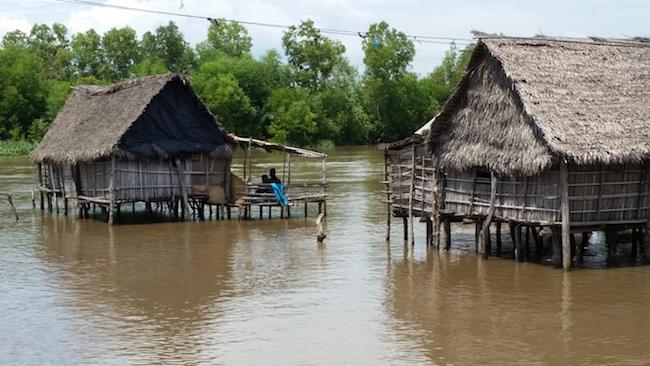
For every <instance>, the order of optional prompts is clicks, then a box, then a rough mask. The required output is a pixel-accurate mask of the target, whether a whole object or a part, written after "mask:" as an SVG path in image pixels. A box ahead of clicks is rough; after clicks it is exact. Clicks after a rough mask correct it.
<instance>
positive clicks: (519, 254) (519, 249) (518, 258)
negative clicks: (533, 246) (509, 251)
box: [514, 224, 524, 262]
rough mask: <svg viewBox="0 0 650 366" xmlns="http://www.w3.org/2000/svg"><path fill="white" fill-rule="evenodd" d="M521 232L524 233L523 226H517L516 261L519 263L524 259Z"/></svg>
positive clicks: (515, 241) (515, 237) (515, 233)
mask: <svg viewBox="0 0 650 366" xmlns="http://www.w3.org/2000/svg"><path fill="white" fill-rule="evenodd" d="M521 232H522V230H521V225H519V224H517V225H516V226H515V232H514V239H515V240H514V247H515V260H516V261H517V262H520V261H522V260H523V259H524V258H523V255H522V249H523V245H522V242H521Z"/></svg>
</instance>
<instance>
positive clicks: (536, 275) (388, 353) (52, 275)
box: [0, 148, 650, 365]
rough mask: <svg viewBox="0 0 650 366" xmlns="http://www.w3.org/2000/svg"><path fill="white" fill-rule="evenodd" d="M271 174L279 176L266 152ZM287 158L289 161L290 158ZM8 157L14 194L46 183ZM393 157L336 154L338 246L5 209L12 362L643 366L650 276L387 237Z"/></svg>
mask: <svg viewBox="0 0 650 366" xmlns="http://www.w3.org/2000/svg"><path fill="white" fill-rule="evenodd" d="M258 161H259V164H260V165H259V166H257V167H256V169H259V170H260V171H261V170H263V169H266V168H267V167H268V166H272V165H274V164H278V160H273V158H271V157H269V156H266V157H265V159H259V160H258ZM279 161H280V162H281V159H280V160H279ZM32 172H33V170H32V168H31V167H30V166H29V164H28V163H27V162H26V161H25V160H24V159H2V160H0V185H1V186H2V190H9V191H12V192H26V191H28V190H30V189H31V188H32V186H33V184H34V179H33V175H32ZM380 174H381V155H380V154H378V153H377V152H375V151H374V150H373V149H372V148H342V149H337V150H335V151H333V152H331V154H330V157H329V159H328V180H329V182H330V198H329V201H328V214H329V217H328V218H327V220H328V221H327V234H328V238H327V239H326V241H325V243H324V244H321V245H319V244H317V243H316V240H315V234H316V230H315V225H314V221H313V220H314V219H315V217H314V216H315V215H314V212H312V215H311V217H309V218H307V219H304V218H302V217H298V218H292V219H291V220H271V221H269V220H264V221H259V220H253V221H237V220H232V221H209V222H186V223H174V222H169V223H161V224H155V225H143V224H129V225H117V226H114V227H109V226H107V225H106V224H104V223H102V222H99V221H94V220H83V221H77V220H74V219H73V218H64V217H62V216H59V217H57V216H53V215H50V214H47V213H41V212H40V210H36V211H32V210H31V202H30V201H29V195H28V194H26V193H25V194H22V195H21V194H18V195H17V198H18V205H19V214H20V216H21V220H20V221H19V222H18V223H14V222H13V221H12V220H10V219H7V218H10V212H9V211H8V208H6V207H3V206H2V205H0V294H2V296H0V307H1V308H2V309H3V311H2V312H0V324H2V327H0V364H3V365H4V364H229V365H230V364H261V363H263V364H278V365H287V364H319V365H323V364H353V365H363V364H369V365H377V364H391V365H392V364H405V365H411V364H431V363H434V364H447V363H449V364H476V363H485V362H489V363H506V364H580V363H582V364H594V363H596V364H601V363H624V364H625V363H627V364H639V363H643V362H645V361H646V360H647V359H648V358H649V357H650V351H648V349H650V348H649V346H650V344H649V342H650V341H648V340H647V337H646V335H647V334H648V329H650V328H649V326H650V324H649V321H650V318H649V316H648V315H647V312H646V311H645V308H646V306H647V304H648V303H650V290H649V288H648V285H647V283H648V280H650V267H631V268H617V269H610V270H581V271H575V272H571V273H563V272H561V271H557V270H553V269H551V268H548V267H544V266H540V265H536V264H527V263H515V262H514V261H511V260H502V259H498V258H490V260H488V261H482V260H479V259H478V258H477V257H475V256H474V255H473V254H471V251H472V250H473V242H472V240H473V235H474V233H473V229H472V228H470V227H469V226H468V227H458V228H454V236H453V240H454V247H455V248H463V249H462V250H455V251H451V252H449V253H445V252H442V253H438V252H437V251H429V250H427V248H426V247H425V246H424V229H423V227H417V228H416V245H415V247H411V246H410V245H408V246H407V247H404V245H403V241H402V240H401V238H400V237H399V236H400V235H401V232H400V230H394V234H395V235H394V236H393V241H391V242H390V243H386V242H385V241H384V230H385V227H384V225H385V221H384V218H385V216H384V208H385V206H384V204H383V203H382V199H383V195H382V194H381V193H380V191H381V189H380V186H379V184H378V181H379V176H380Z"/></svg>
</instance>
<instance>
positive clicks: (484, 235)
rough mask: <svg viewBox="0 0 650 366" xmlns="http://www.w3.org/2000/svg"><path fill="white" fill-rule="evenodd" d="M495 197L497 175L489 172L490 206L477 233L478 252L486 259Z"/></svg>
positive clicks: (494, 208)
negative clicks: (478, 233)
mask: <svg viewBox="0 0 650 366" xmlns="http://www.w3.org/2000/svg"><path fill="white" fill-rule="evenodd" d="M496 198H497V176H496V174H494V172H490V206H489V208H488V214H487V217H486V218H485V221H484V222H483V225H482V226H481V232H480V235H479V248H478V252H479V254H480V255H482V256H483V258H485V259H487V257H488V252H489V250H488V249H487V242H488V241H489V239H490V224H491V223H492V217H493V216H494V211H495V210H496V205H495V203H496Z"/></svg>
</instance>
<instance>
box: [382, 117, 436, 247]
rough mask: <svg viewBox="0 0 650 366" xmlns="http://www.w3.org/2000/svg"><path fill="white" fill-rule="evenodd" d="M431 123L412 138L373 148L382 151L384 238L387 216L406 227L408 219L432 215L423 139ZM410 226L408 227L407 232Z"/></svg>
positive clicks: (429, 163)
mask: <svg viewBox="0 0 650 366" xmlns="http://www.w3.org/2000/svg"><path fill="white" fill-rule="evenodd" d="M434 120H435V118H432V119H431V120H430V121H429V122H427V123H426V124H424V125H423V126H422V127H420V128H419V129H418V130H417V131H415V133H414V134H413V135H412V136H409V137H407V138H405V139H402V140H399V141H395V142H390V143H383V144H379V145H377V148H378V149H379V150H381V151H383V152H384V177H383V181H382V184H383V186H384V193H385V194H386V211H387V215H388V217H387V218H386V222H387V225H388V231H387V233H386V238H387V239H388V238H389V237H390V222H391V216H394V217H401V218H402V219H403V221H404V224H405V225H404V227H405V228H406V227H407V225H406V222H407V220H408V218H409V217H411V218H413V217H420V218H423V217H431V215H432V213H433V210H432V208H433V204H434V202H433V198H434V197H433V189H434V188H435V186H434V169H433V161H432V159H431V155H429V154H427V153H426V139H425V136H426V134H428V133H429V130H430V128H431V126H432V124H433V123H434ZM411 221H412V220H411ZM427 222H429V221H428V220H427ZM412 226H413V225H410V227H411V230H412ZM411 238H413V235H411ZM406 239H408V232H407V231H405V240H406Z"/></svg>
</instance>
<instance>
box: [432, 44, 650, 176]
mask: <svg viewBox="0 0 650 366" xmlns="http://www.w3.org/2000/svg"><path fill="white" fill-rule="evenodd" d="M648 102H650V45H648V43H643V42H635V41H621V40H603V39H549V38H507V37H494V38H489V37H488V38H483V39H480V40H479V41H478V44H477V46H476V48H475V50H474V53H473V55H472V57H471V59H470V63H469V65H468V69H467V72H466V73H465V76H464V77H463V79H462V81H461V83H460V85H459V86H458V88H457V89H456V90H455V91H454V93H453V94H452V97H451V98H450V100H449V101H448V102H447V104H446V105H445V106H444V107H443V110H442V111H441V113H440V115H439V116H438V118H437V119H436V123H435V124H434V126H433V129H432V130H431V133H430V134H429V136H428V139H429V143H430V147H431V148H433V149H434V152H435V154H436V155H437V156H438V157H439V159H440V162H441V164H442V166H447V167H453V168H457V169H465V168H469V167H472V166H487V167H490V168H492V169H494V170H496V171H497V172H498V173H502V174H519V173H521V174H534V173H536V172H539V171H540V170H541V169H544V168H546V167H548V166H549V165H551V164H552V163H553V162H554V161H557V159H559V158H562V159H567V160H568V161H572V162H575V163H578V164H593V163H604V164H615V163H625V162H640V161H642V160H645V159H648V158H649V157H650V105H649V103H648Z"/></svg>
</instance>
